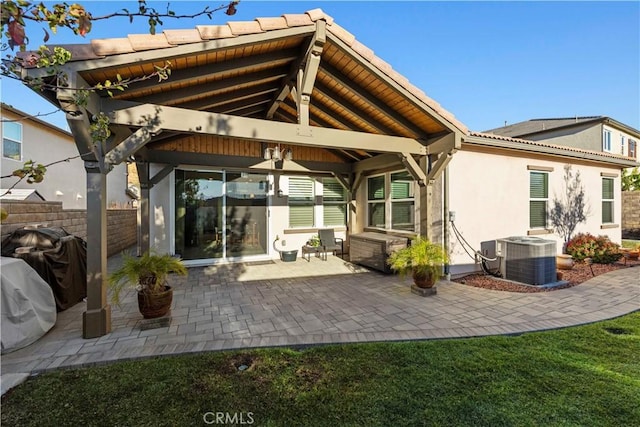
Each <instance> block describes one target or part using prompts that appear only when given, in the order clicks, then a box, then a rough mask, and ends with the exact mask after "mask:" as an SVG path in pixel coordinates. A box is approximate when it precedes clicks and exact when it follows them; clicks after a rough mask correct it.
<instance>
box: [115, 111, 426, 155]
mask: <svg viewBox="0 0 640 427" xmlns="http://www.w3.org/2000/svg"><path fill="white" fill-rule="evenodd" d="M105 112H106V113H108V117H109V119H110V121H111V123H115V124H123V125H130V126H144V125H146V124H148V123H151V122H154V123H157V125H158V126H159V127H160V128H162V129H164V130H169V131H177V132H187V133H195V134H209V135H221V136H230V137H236V138H242V139H250V140H258V141H266V142H276V143H277V142H280V143H285V144H294V145H305V146H311V147H324V148H337V149H346V150H358V149H360V150H368V151H374V152H382V153H385V152H386V153H405V152H406V153H409V154H420V155H425V154H426V148H425V146H424V145H422V144H421V143H420V142H418V141H416V140H415V139H411V138H402V137H397V136H386V135H375V134H369V133H364V132H353V131H345V130H337V129H325V128H319V127H312V126H302V125H296V124H288V123H280V122H273V121H267V120H260V119H250V118H246V117H237V116H231V115H226V114H220V113H206V112H202V111H192V110H185V109H182V108H175V107H167V106H161V105H151V104H144V105H139V106H135V107H130V108H125V109H120V110H112V111H107V110H105ZM141 118H142V120H141Z"/></svg>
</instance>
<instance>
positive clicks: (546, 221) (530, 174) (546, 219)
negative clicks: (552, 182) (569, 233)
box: [529, 170, 550, 230]
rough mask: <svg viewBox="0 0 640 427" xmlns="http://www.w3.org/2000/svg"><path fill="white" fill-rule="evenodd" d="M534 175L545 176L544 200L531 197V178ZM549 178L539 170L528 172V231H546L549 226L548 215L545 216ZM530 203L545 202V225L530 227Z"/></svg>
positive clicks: (547, 206)
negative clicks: (545, 193) (545, 190)
mask: <svg viewBox="0 0 640 427" xmlns="http://www.w3.org/2000/svg"><path fill="white" fill-rule="evenodd" d="M534 173H536V174H540V175H546V176H547V197H545V198H541V197H540V198H536V197H531V176H532V174H534ZM549 178H550V177H549V172H547V171H541V170H530V171H529V229H530V230H546V229H547V228H548V226H549V215H548V214H547V212H548V210H549ZM531 202H545V224H544V225H543V226H538V227H532V226H531Z"/></svg>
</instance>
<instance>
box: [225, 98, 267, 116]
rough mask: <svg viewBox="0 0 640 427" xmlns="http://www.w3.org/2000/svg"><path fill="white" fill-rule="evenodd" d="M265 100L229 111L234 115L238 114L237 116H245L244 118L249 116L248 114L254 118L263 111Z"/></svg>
mask: <svg viewBox="0 0 640 427" xmlns="http://www.w3.org/2000/svg"><path fill="white" fill-rule="evenodd" d="M267 102H268V101H264V102H261V103H259V104H256V105H249V106H247V107H242V108H236V109H234V110H233V111H230V112H231V113H233V115H234V116H239V117H246V118H250V116H253V117H254V118H256V117H262V116H261V115H260V113H263V112H264V108H265V107H264V104H266V103H267ZM258 120H260V119H258Z"/></svg>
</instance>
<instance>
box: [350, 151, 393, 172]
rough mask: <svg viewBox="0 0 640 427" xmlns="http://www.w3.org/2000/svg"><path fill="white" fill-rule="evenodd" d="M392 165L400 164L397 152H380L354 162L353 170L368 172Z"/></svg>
mask: <svg viewBox="0 0 640 427" xmlns="http://www.w3.org/2000/svg"><path fill="white" fill-rule="evenodd" d="M393 165H402V163H401V162H400V159H399V158H398V155H397V154H380V155H378V156H375V157H371V158H368V159H364V160H360V161H359V162H357V163H354V165H353V170H354V172H368V171H374V170H376V169H381V168H385V167H389V166H393Z"/></svg>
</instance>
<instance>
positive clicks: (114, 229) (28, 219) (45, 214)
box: [2, 200, 137, 256]
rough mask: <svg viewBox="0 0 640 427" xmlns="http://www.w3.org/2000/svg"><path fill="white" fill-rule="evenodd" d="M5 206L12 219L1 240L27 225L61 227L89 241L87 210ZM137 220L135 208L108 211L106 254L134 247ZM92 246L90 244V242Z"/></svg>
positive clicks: (38, 204)
mask: <svg viewBox="0 0 640 427" xmlns="http://www.w3.org/2000/svg"><path fill="white" fill-rule="evenodd" d="M2 207H3V208H4V209H5V210H6V211H7V212H8V213H9V216H8V217H7V219H6V220H5V221H3V222H2V238H3V239H4V237H6V236H7V235H9V234H11V232H12V231H14V230H16V229H18V228H21V227H24V226H26V225H35V224H39V225H40V226H43V227H62V228H64V229H65V230H66V231H67V232H68V233H69V234H73V235H75V236H78V237H81V238H83V239H86V238H87V211H86V210H84V209H63V207H62V203H61V202H18V201H12V200H8V201H4V202H3V203H2ZM136 242H137V219H136V210H135V209H108V210H107V255H108V256H111V255H114V254H116V253H118V252H121V251H122V250H124V249H126V248H129V247H131V246H133V245H135V244H136ZM87 244H88V245H89V244H91V242H87Z"/></svg>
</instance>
